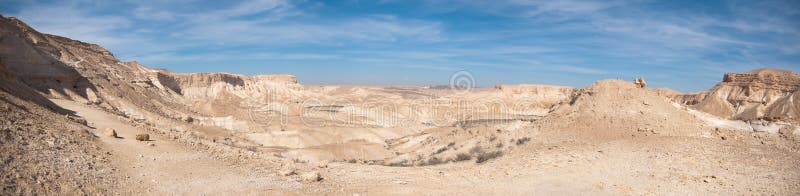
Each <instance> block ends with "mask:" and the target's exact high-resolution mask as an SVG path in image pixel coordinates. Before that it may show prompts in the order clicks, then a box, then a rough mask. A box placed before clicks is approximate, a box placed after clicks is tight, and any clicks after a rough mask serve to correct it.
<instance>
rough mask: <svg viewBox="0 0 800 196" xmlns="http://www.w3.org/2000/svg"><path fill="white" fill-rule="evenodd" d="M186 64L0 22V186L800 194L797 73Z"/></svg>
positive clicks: (11, 20)
mask: <svg viewBox="0 0 800 196" xmlns="http://www.w3.org/2000/svg"><path fill="white" fill-rule="evenodd" d="M473 77H474V76H473V75H472V74H471V73H470V72H468V71H460V72H456V73H454V74H453V75H452V76H451V78H450V85H446V86H435V85H431V86H412V85H409V86H400V85H396V86H389V85H387V86H379V85H376V86H367V85H306V84H302V83H299V82H298V78H296V77H295V76H293V75H239V74H229V73H176V72H172V71H170V70H166V69H156V68H150V67H147V66H145V65H141V64H139V63H138V62H136V61H131V62H122V61H120V60H118V59H117V58H116V57H115V56H114V54H112V53H111V52H109V51H108V50H106V49H104V48H103V47H102V46H100V45H96V44H92V43H86V42H82V41H80V40H73V39H70V38H67V37H62V36H58V35H51V34H47V32H39V31H37V30H36V29H33V28H32V27H30V26H28V25H27V24H26V23H25V22H23V21H21V20H19V19H17V18H15V17H1V18H0V80H2V82H0V89H1V91H0V110H2V112H0V119H2V122H0V160H2V163H3V164H2V172H0V173H2V174H1V176H0V179H2V180H1V181H2V183H1V185H2V194H3V195H40V194H42V195H54V194H55V195H62V194H63V195H112V194H114V195H116V194H121V195H190V194H201V195H237V194H245V195H398V194H399V195H411V194H413V195H530V194H547V195H550V194H559V195H579V194H587V193H588V194H598V195H684V194H687V195H697V194H702V195H797V194H800V75H799V74H797V73H793V72H792V71H788V70H780V69H771V68H763V69H756V70H752V71H748V72H744V73H728V74H725V75H720V76H718V77H719V78H718V79H716V80H718V83H717V85H716V86H714V87H712V88H710V89H708V90H704V91H700V92H696V93H680V92H678V91H674V90H671V89H668V88H652V87H650V86H648V85H647V83H646V80H645V79H646V78H647V76H644V77H645V78H644V79H639V78H637V79H635V78H624V79H605V80H599V81H596V82H594V83H593V84H591V85H588V86H585V87H570V86H556V85H538V84H509V85H504V84H501V85H496V86H494V87H493V88H492V87H479V86H476V85H475V84H474V82H475V79H474V78H473Z"/></svg>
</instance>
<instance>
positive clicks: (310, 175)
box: [301, 171, 322, 182]
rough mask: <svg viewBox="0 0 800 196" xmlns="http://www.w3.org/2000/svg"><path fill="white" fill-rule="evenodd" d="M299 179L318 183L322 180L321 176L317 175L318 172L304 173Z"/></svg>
mask: <svg viewBox="0 0 800 196" xmlns="http://www.w3.org/2000/svg"><path fill="white" fill-rule="evenodd" d="M301 177H302V179H303V181H305V182H319V181H321V180H322V176H321V175H320V174H319V172H318V171H312V172H308V173H305V174H303V175H302V176H301Z"/></svg>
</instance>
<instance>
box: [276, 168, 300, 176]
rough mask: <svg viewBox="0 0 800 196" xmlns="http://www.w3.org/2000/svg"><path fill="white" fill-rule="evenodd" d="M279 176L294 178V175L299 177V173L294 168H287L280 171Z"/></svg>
mask: <svg viewBox="0 0 800 196" xmlns="http://www.w3.org/2000/svg"><path fill="white" fill-rule="evenodd" d="M278 175H281V176H292V175H297V172H296V171H295V170H294V169H292V168H286V169H282V170H280V171H278Z"/></svg>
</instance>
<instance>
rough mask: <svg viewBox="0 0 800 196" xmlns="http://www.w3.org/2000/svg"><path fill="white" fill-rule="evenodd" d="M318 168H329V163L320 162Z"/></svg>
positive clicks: (325, 161)
mask: <svg viewBox="0 0 800 196" xmlns="http://www.w3.org/2000/svg"><path fill="white" fill-rule="evenodd" d="M317 167H319V168H327V167H328V161H327V160H323V161H320V162H319V163H317Z"/></svg>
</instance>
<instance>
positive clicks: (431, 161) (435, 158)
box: [427, 157, 445, 165]
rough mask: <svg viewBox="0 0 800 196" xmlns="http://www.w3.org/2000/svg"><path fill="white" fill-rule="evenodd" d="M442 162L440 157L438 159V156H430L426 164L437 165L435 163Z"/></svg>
mask: <svg viewBox="0 0 800 196" xmlns="http://www.w3.org/2000/svg"><path fill="white" fill-rule="evenodd" d="M442 163H445V162H444V161H442V159H439V157H431V158H429V159H428V163H427V164H428V165H437V164H442Z"/></svg>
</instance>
